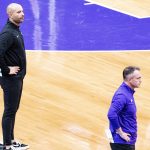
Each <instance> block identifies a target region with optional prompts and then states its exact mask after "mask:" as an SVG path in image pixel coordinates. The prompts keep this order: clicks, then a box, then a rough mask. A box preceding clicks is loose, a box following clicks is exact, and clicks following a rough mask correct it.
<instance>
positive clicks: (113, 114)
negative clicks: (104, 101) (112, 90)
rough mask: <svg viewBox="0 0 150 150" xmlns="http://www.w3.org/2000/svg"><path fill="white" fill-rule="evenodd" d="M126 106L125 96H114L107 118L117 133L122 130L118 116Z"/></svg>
mask: <svg viewBox="0 0 150 150" xmlns="http://www.w3.org/2000/svg"><path fill="white" fill-rule="evenodd" d="M125 104H126V97H125V95H123V94H115V95H114V97H113V99H112V103H111V106H110V108H109V111H108V115H107V116H108V119H109V121H110V123H111V125H112V127H113V129H114V130H115V131H116V129H118V128H120V124H119V121H118V114H119V112H120V111H121V110H122V109H123V108H124V106H125Z"/></svg>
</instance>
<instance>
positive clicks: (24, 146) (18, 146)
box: [12, 141, 29, 150]
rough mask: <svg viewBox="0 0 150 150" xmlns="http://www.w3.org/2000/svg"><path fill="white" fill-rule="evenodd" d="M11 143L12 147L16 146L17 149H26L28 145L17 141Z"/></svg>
mask: <svg viewBox="0 0 150 150" xmlns="http://www.w3.org/2000/svg"><path fill="white" fill-rule="evenodd" d="M12 145H13V147H14V148H16V149H17V148H18V150H26V149H28V148H29V145H27V144H23V143H20V142H18V141H17V142H13V143H12Z"/></svg>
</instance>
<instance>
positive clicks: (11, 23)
mask: <svg viewBox="0 0 150 150" xmlns="http://www.w3.org/2000/svg"><path fill="white" fill-rule="evenodd" d="M7 23H8V24H10V25H11V26H12V27H14V28H16V29H19V26H17V25H15V24H14V23H13V22H11V21H10V20H9V19H8V20H7Z"/></svg>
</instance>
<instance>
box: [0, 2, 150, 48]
mask: <svg viewBox="0 0 150 150" xmlns="http://www.w3.org/2000/svg"><path fill="white" fill-rule="evenodd" d="M10 2H16V3H20V4H21V5H22V6H23V7H24V12H25V21H24V23H23V24H22V26H21V30H22V33H23V35H24V39H25V45H26V49H27V50H58V51H59V50H66V51H71V50H77V51H78V50H79V51H84V50H89V51H92V50H97V51H101V50H103V51H110V50H150V18H146V19H138V18H135V17H132V16H128V15H125V14H122V13H119V12H116V11H113V10H110V9H107V8H104V7H101V6H98V5H94V4H93V5H84V1H83V0H11V1H10V0H1V2H0V30H1V29H2V26H3V25H4V24H5V22H6V20H7V15H6V12H5V10H6V6H7V5H8V4H9V3H10Z"/></svg>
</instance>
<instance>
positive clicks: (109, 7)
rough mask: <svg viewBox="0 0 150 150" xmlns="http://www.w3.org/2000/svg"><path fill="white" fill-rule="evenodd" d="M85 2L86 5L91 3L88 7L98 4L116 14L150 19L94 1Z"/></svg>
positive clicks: (86, 0) (87, 0)
mask: <svg viewBox="0 0 150 150" xmlns="http://www.w3.org/2000/svg"><path fill="white" fill-rule="evenodd" d="M84 1H85V2H86V3H87V2H89V4H88V5H86V6H89V5H93V4H96V5H99V6H102V7H105V8H107V9H110V10H113V11H116V12H119V13H122V14H125V15H128V16H131V17H135V18H138V19H145V18H150V16H146V17H141V16H138V15H134V14H131V13H129V12H126V11H120V10H119V9H117V8H113V7H111V6H108V5H105V4H101V3H98V2H95V1H94V0H84ZM86 3H84V5H85V4H86Z"/></svg>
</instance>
